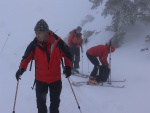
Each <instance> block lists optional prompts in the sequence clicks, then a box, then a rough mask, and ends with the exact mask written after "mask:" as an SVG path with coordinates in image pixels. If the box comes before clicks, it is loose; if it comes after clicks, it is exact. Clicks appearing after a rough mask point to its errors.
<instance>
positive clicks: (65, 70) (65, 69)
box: [63, 66, 71, 78]
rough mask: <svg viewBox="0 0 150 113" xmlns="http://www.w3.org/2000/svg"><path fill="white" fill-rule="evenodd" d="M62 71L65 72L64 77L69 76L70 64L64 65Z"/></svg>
mask: <svg viewBox="0 0 150 113" xmlns="http://www.w3.org/2000/svg"><path fill="white" fill-rule="evenodd" d="M63 73H64V74H66V78H69V77H70V75H71V67H70V66H65V67H64V70H63Z"/></svg>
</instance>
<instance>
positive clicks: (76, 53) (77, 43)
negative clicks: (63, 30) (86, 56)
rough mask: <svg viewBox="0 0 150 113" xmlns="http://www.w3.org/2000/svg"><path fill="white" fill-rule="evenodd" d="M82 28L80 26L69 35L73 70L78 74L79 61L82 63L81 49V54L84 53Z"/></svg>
mask: <svg viewBox="0 0 150 113" xmlns="http://www.w3.org/2000/svg"><path fill="white" fill-rule="evenodd" d="M81 30H82V28H81V27H80V26H78V27H77V28H76V29H74V30H72V31H71V32H70V33H69V38H68V46H69V47H70V50H71V53H72V57H73V65H72V69H73V71H76V72H78V70H77V69H78V68H79V67H80V66H79V61H80V48H81V52H83V49H82V34H81Z"/></svg>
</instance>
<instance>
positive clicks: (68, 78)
mask: <svg viewBox="0 0 150 113" xmlns="http://www.w3.org/2000/svg"><path fill="white" fill-rule="evenodd" d="M68 82H69V84H70V87H71V90H72V93H73V95H74V98H75V100H76V103H77V105H78V109H79V110H80V113H82V112H81V109H80V106H79V103H78V100H77V97H76V95H75V92H74V90H73V88H72V85H71V82H70V79H69V78H68Z"/></svg>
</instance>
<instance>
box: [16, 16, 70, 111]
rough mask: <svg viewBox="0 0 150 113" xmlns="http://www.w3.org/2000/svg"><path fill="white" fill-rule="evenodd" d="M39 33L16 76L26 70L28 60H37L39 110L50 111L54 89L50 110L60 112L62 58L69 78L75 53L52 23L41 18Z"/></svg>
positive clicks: (38, 27)
mask: <svg viewBox="0 0 150 113" xmlns="http://www.w3.org/2000/svg"><path fill="white" fill-rule="evenodd" d="M34 31H35V34H36V37H35V39H34V40H33V41H32V42H31V43H30V44H29V45H28V47H27V49H26V51H25V54H24V56H23V58H22V61H21V63H20V66H19V69H18V71H17V72H16V79H17V80H19V78H20V76H21V75H22V74H23V72H24V71H26V69H27V66H28V63H29V62H30V61H31V60H35V80H36V98H37V108H38V113H47V106H46V95H47V93H48V90H49V91H50V108H49V111H50V113H59V103H60V94H61V90H62V82H61V68H60V63H61V58H62V57H64V60H65V73H66V78H68V77H69V76H70V75H71V66H72V62H71V61H72V55H71V53H70V49H69V47H68V46H67V45H66V44H65V43H64V41H63V40H62V39H61V38H59V37H58V36H57V35H56V34H55V33H53V32H52V31H50V30H49V27H48V24H47V23H46V22H45V21H44V20H43V19H41V20H39V21H38V22H37V24H36V26H35V28H34Z"/></svg>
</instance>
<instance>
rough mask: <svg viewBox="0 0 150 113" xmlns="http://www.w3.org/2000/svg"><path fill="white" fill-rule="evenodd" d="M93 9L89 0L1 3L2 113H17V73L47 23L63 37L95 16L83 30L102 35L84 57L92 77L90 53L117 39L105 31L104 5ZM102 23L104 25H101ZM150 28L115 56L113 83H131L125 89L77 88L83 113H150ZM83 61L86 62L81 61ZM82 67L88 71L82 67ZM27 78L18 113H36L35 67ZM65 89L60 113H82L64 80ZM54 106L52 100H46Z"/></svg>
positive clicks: (129, 38)
mask: <svg viewBox="0 0 150 113" xmlns="http://www.w3.org/2000/svg"><path fill="white" fill-rule="evenodd" d="M90 7H91V4H90V3H89V2H87V0H82V1H81V0H76V1H74V0H63V1H56V0H51V1H48V0H38V1H37V0H32V1H31V0H30V1H29V0H24V1H19V0H13V1H11V0H5V1H1V4H0V15H1V18H0V34H1V38H0V48H1V49H2V48H3V45H4V43H5V41H6V39H7V36H8V34H9V33H10V37H9V38H8V40H7V43H6V45H5V48H4V50H3V51H1V53H0V113H9V112H12V109H13V102H14V96H15V90H16V84H17V82H16V79H15V73H16V71H17V69H18V66H19V63H20V60H21V57H22V55H23V53H24V51H25V48H26V46H27V45H28V43H29V42H30V41H31V40H32V39H33V37H34V31H33V29H34V26H35V24H36V22H37V21H38V20H39V19H41V18H43V19H45V20H46V21H47V22H48V24H49V27H50V29H52V30H53V31H55V30H57V29H58V31H57V33H58V35H59V36H61V37H65V36H66V35H67V34H68V32H69V31H70V30H71V29H73V28H74V27H76V26H78V25H80V22H81V20H82V19H83V18H84V17H85V16H86V15H87V14H91V15H93V16H95V17H96V18H95V20H94V22H92V23H88V24H86V25H85V26H84V27H83V30H96V31H101V32H100V33H99V34H97V35H92V36H91V37H90V38H89V41H90V42H89V43H88V44H86V45H84V47H83V48H84V53H83V54H81V62H80V67H81V69H80V72H82V71H83V73H86V74H90V72H91V70H92V68H93V65H92V64H91V63H90V62H89V61H88V60H87V58H86V55H85V53H86V50H87V49H88V48H89V47H92V46H94V45H98V44H105V43H106V42H107V41H108V40H109V39H110V38H111V37H112V35H113V33H111V32H106V31H105V27H106V26H107V25H109V24H110V19H111V18H106V19H105V18H104V17H101V16H100V14H101V11H102V8H103V6H101V7H100V8H99V10H100V11H99V12H98V13H97V11H90ZM100 20H101V21H100ZM149 30H150V28H148V27H147V28H146V29H143V32H138V33H136V35H135V33H133V32H129V33H127V35H126V38H125V44H123V46H122V47H121V48H119V49H117V50H116V51H115V52H114V53H113V54H112V67H111V69H112V79H113V80H121V79H124V78H126V79H127V81H126V82H125V83H113V84H114V85H122V84H124V85H125V88H123V89H118V88H107V87H100V86H88V85H84V86H81V87H74V86H73V89H74V91H75V94H76V96H77V99H78V102H79V105H80V107H81V111H82V113H149V112H150V108H149V105H150V91H149V90H148V89H149V87H150V82H149V81H150V76H149V73H150V70H149V67H150V60H149V58H150V52H149V50H148V51H143V52H141V51H140V49H141V48H142V47H144V46H145V43H144V38H141V37H145V35H147V34H148V33H149ZM82 56H83V57H82ZM82 67H83V68H82ZM28 70H29V69H27V71H26V72H25V73H24V74H23V76H22V78H21V81H20V84H19V90H18V96H17V104H16V109H15V111H16V113H37V108H36V98H35V91H34V90H32V89H31V87H32V85H33V81H34V66H33V68H32V71H31V72H30V71H28ZM71 80H72V81H87V78H86V79H85V78H79V77H75V76H71ZM62 81H63V90H62V94H61V104H60V113H80V111H79V109H78V106H77V104H76V101H75V99H74V97H73V93H72V91H71V88H70V85H69V83H68V80H67V79H66V78H65V76H64V75H62ZM47 105H48V106H49V95H48V97H47Z"/></svg>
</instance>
